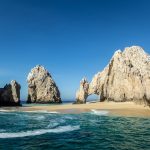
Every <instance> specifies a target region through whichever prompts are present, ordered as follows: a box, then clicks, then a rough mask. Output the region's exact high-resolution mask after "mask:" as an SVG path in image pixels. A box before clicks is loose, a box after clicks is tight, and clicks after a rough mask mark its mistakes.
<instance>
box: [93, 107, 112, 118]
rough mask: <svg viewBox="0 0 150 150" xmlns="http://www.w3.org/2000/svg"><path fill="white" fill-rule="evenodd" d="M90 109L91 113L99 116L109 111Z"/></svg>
mask: <svg viewBox="0 0 150 150" xmlns="http://www.w3.org/2000/svg"><path fill="white" fill-rule="evenodd" d="M91 111H92V114H95V115H99V116H102V115H107V114H108V113H109V111H106V110H95V109H92V110H91Z"/></svg>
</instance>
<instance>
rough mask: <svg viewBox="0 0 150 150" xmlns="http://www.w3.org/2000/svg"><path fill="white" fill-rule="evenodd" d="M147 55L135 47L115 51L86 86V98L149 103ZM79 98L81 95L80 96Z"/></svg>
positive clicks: (149, 84) (149, 71)
mask: <svg viewBox="0 0 150 150" xmlns="http://www.w3.org/2000/svg"><path fill="white" fill-rule="evenodd" d="M149 91H150V56H149V55H148V54H147V53H146V52H145V51H144V49H143V48H141V47H139V46H132V47H127V48H125V49H124V51H120V50H118V51H116V52H115V53H114V55H113V57H112V59H111V60H110V62H109V64H108V65H107V66H106V67H105V68H104V70H103V71H101V72H99V73H97V74H96V75H95V76H94V77H93V79H92V81H91V83H90V84H89V89H88V95H90V94H98V95H100V98H101V101H104V100H107V101H116V102H123V101H134V102H135V103H142V104H145V105H149V104H150V93H149ZM80 97H81V96H80Z"/></svg>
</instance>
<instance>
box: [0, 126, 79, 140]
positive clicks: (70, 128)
mask: <svg viewBox="0 0 150 150" xmlns="http://www.w3.org/2000/svg"><path fill="white" fill-rule="evenodd" d="M79 129H80V126H70V125H68V126H60V127H58V128H55V129H38V130H32V131H26V132H25V131H23V132H16V133H15V132H11V133H9V132H4V133H0V138H1V139H4V138H18V137H27V136H36V135H42V134H46V133H62V132H70V131H74V130H79Z"/></svg>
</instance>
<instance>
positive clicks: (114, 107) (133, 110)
mask: <svg viewBox="0 0 150 150" xmlns="http://www.w3.org/2000/svg"><path fill="white" fill-rule="evenodd" d="M2 109H3V110H6V109H7V110H8V111H27V112H32V111H39V112H40V111H41V112H42V111H48V112H61V113H67V114H78V113H84V112H90V111H91V110H93V109H94V110H107V111H108V112H109V115H116V116H137V117H138V116H139V117H150V107H144V106H143V105H137V104H135V103H133V102H117V103H116V102H96V103H87V104H64V105H49V106H45V105H44V106H38V105H37V106H36V105H34V106H30V105H29V106H28V107H13V108H10V107H9V108H0V110H2Z"/></svg>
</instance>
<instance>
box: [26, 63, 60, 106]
mask: <svg viewBox="0 0 150 150" xmlns="http://www.w3.org/2000/svg"><path fill="white" fill-rule="evenodd" d="M27 82H28V100H27V102H28V103H60V102H61V98H60V92H59V90H58V87H57V86H56V84H55V82H54V80H53V79H52V77H51V75H50V73H49V72H48V71H47V70H46V69H45V68H44V67H43V66H40V65H37V66H36V67H34V68H33V69H32V70H31V72H30V73H29V75H28V77H27Z"/></svg>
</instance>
